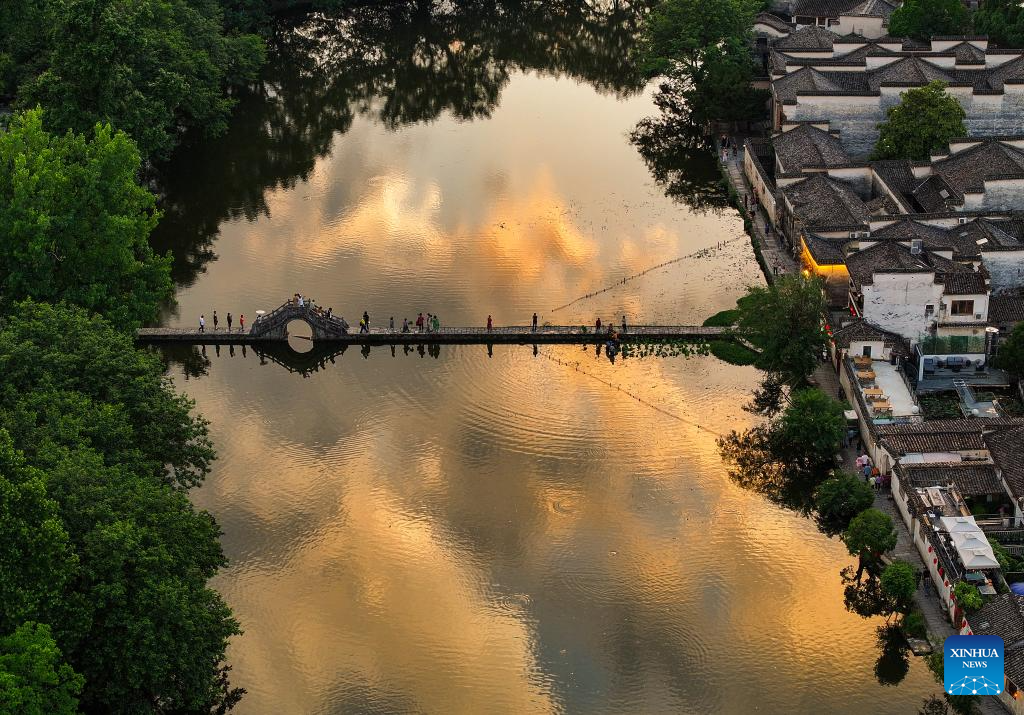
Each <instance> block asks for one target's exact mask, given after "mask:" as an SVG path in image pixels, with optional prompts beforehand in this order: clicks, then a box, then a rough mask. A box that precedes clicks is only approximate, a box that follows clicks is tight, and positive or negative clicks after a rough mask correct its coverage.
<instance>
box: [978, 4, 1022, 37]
mask: <svg viewBox="0 0 1024 715" xmlns="http://www.w3.org/2000/svg"><path fill="white" fill-rule="evenodd" d="M972 20H973V22H974V32H975V33H976V34H979V35H987V36H988V39H989V42H991V43H992V44H994V45H998V46H999V47H1024V8H1022V7H1021V5H1020V2H1019V0H985V2H983V3H982V4H981V6H980V7H979V8H978V9H977V10H975V11H974V16H973V18H972Z"/></svg>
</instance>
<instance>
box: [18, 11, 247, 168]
mask: <svg viewBox="0 0 1024 715" xmlns="http://www.w3.org/2000/svg"><path fill="white" fill-rule="evenodd" d="M14 2H15V7H14V8H13V10H12V11H11V14H12V15H14V16H15V19H17V20H18V22H17V24H16V25H15V26H14V27H12V28H11V31H10V32H9V33H8V32H4V30H3V29H0V46H3V45H11V46H13V47H12V52H11V53H9V54H8V57H9V58H10V60H9V64H10V65H11V66H10V67H9V68H8V71H7V72H6V73H5V75H6V77H7V84H8V85H11V84H14V83H17V87H16V92H17V96H18V104H19V105H20V106H21V107H23V108H24V107H33V106H35V105H36V104H41V105H43V106H44V107H45V108H46V110H47V115H46V119H47V123H48V125H49V126H50V127H52V128H54V129H55V130H57V131H60V132H63V131H64V130H65V129H73V130H74V131H76V132H86V131H89V130H91V129H92V127H93V126H95V125H96V124H97V123H103V124H107V123H110V124H113V125H114V126H115V127H117V128H118V129H121V130H123V131H125V132H127V133H128V134H129V135H130V136H131V137H132V138H133V139H134V140H135V141H136V142H137V144H138V147H139V150H140V151H141V153H142V155H143V156H144V157H156V158H161V157H166V156H167V155H168V153H169V152H170V150H171V149H172V148H173V147H174V145H175V143H176V142H177V140H178V137H179V136H180V134H181V133H182V132H183V131H187V130H189V129H195V130H197V131H200V132H202V133H204V134H212V135H215V134H218V133H220V132H222V131H223V130H224V129H225V127H226V120H227V116H228V113H229V111H230V109H231V106H232V104H233V100H232V99H230V98H229V97H227V96H226V95H225V89H226V88H227V87H230V86H233V85H239V84H245V83H247V82H251V81H252V80H253V79H254V78H255V76H256V73H257V70H258V68H259V67H260V65H261V64H262V63H263V59H264V56H263V55H264V50H263V44H262V41H261V40H260V39H259V38H258V37H255V36H253V35H238V34H225V33H224V31H223V18H222V13H221V8H220V5H219V4H218V2H217V1H216V0H66V1H60V2H58V1H57V0H46V1H45V2H43V3H39V5H40V7H39V8H37V9H35V10H29V9H28V6H29V5H30V4H31V3H29V2H28V0H14ZM40 18H45V21H46V25H44V28H45V31H42V30H40V28H38V27H31V28H29V29H30V30H31V36H30V37H31V39H30V41H29V42H28V43H27V44H28V45H29V47H22V45H24V44H26V42H25V41H22V40H19V39H17V37H16V33H17V32H19V31H20V30H21V29H23V28H26V27H27V26H28V25H29V23H30V22H33V21H35V22H38V21H39V19H40ZM0 27H2V26H0ZM29 49H31V50H33V52H34V56H29V55H28V50H29ZM101 68H102V69H101Z"/></svg>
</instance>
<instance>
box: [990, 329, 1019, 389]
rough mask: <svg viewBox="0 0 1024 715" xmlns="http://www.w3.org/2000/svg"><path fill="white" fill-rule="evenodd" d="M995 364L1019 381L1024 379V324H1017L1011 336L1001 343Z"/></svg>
mask: <svg viewBox="0 0 1024 715" xmlns="http://www.w3.org/2000/svg"><path fill="white" fill-rule="evenodd" d="M995 364H996V367H998V368H1000V369H1001V370H1006V371H1007V372H1008V373H1010V374H1011V375H1013V376H1014V378H1016V379H1017V380H1020V379H1021V378H1024V323H1017V325H1016V326H1015V327H1014V328H1013V330H1012V331H1011V332H1010V334H1009V335H1008V336H1007V337H1006V338H1004V339H1003V340H1001V341H1000V342H999V352H998V353H997V354H996V359H995Z"/></svg>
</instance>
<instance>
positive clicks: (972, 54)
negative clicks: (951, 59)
mask: <svg viewBox="0 0 1024 715" xmlns="http://www.w3.org/2000/svg"><path fill="white" fill-rule="evenodd" d="M945 52H952V53H953V54H954V55H956V63H957V64H958V65H978V64H981V65H983V64H985V50H983V49H981V48H979V47H975V46H974V45H972V44H971V43H970V42H961V43H960V44H959V45H953V47H950V48H949V49H948V50H945Z"/></svg>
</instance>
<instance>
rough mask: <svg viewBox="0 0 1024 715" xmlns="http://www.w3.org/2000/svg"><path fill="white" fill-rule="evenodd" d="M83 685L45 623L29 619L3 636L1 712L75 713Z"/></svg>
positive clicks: (0, 649)
mask: <svg viewBox="0 0 1024 715" xmlns="http://www.w3.org/2000/svg"><path fill="white" fill-rule="evenodd" d="M81 689H82V676H80V675H78V674H77V673H75V671H74V670H72V668H71V666H69V665H68V664H67V663H65V662H64V661H63V659H62V656H61V652H60V649H59V648H58V647H57V644H56V643H55V642H54V640H53V636H52V634H51V633H50V627H49V626H47V625H46V624H44V623H33V622H31V621H28V622H25V623H23V624H21V625H20V626H18V628H17V629H16V630H15V631H14V632H13V633H11V634H10V635H8V636H4V637H0V712H3V713H19V714H20V715H74V713H77V712H78V699H77V697H76V696H77V695H78V693H79V692H80V691H81Z"/></svg>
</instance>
